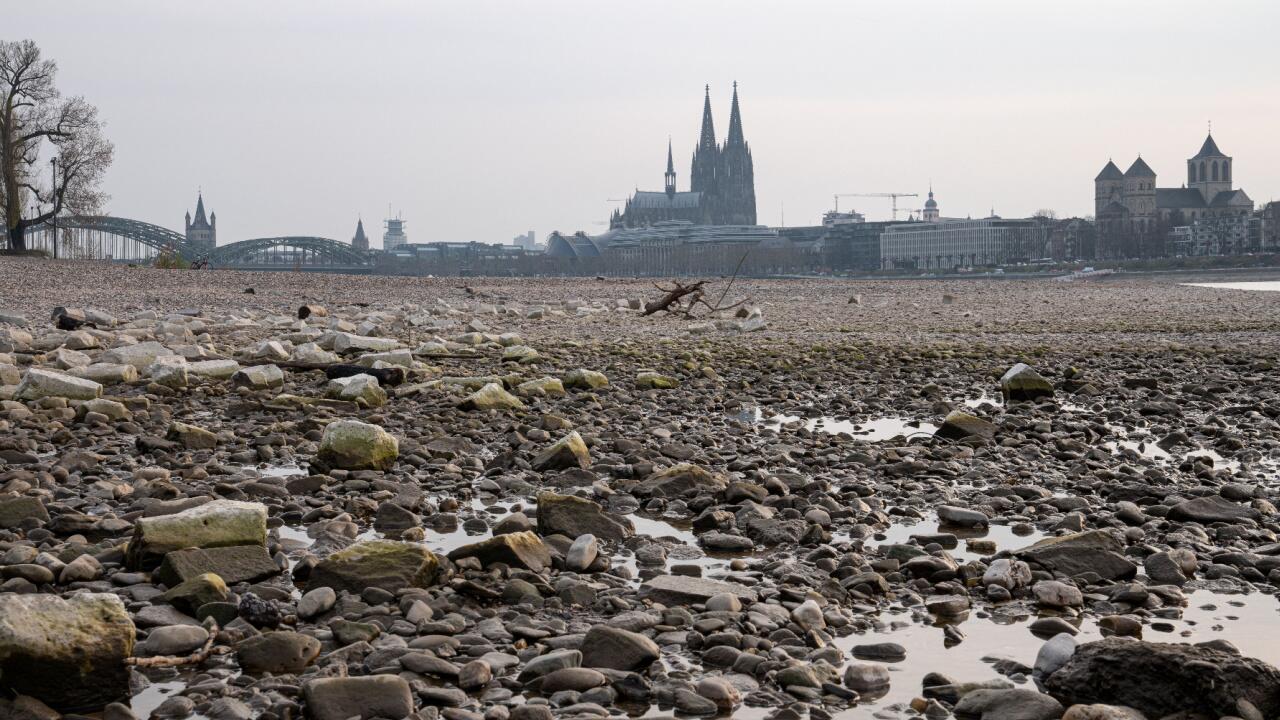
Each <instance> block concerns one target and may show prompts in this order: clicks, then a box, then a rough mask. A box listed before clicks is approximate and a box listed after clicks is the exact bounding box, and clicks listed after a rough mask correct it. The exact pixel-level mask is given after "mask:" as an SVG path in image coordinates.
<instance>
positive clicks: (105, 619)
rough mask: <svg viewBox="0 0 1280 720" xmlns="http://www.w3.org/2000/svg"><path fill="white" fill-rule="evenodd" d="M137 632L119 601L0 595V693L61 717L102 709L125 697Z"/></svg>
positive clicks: (111, 597)
mask: <svg viewBox="0 0 1280 720" xmlns="http://www.w3.org/2000/svg"><path fill="white" fill-rule="evenodd" d="M133 645H134V627H133V622H132V621H131V620H130V619H129V613H128V612H127V611H126V610H125V607H124V603H122V602H121V601H120V598H119V597H118V596H116V595H113V594H110V593H84V594H80V595H74V596H72V597H70V598H68V599H66V600H64V599H62V598H60V597H58V596H56V595H45V594H32V595H19V594H9V593H5V594H0V689H3V690H4V692H5V693H6V694H8V693H10V692H13V693H18V694H21V695H30V696H32V697H34V698H37V699H39V700H40V701H42V702H44V703H46V704H48V705H49V706H51V707H53V708H55V709H57V710H61V711H63V712H88V711H96V710H100V709H101V708H102V707H103V706H104V705H106V704H107V703H110V702H114V701H117V700H121V699H123V698H125V697H127V696H128V694H129V669H128V667H127V666H126V665H125V664H124V660H125V658H127V657H129V656H130V655H132V654H133Z"/></svg>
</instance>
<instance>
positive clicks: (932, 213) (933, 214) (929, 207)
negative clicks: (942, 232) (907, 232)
mask: <svg viewBox="0 0 1280 720" xmlns="http://www.w3.org/2000/svg"><path fill="white" fill-rule="evenodd" d="M920 219H921V220H923V221H925V222H927V223H936V222H940V221H941V220H942V216H941V215H939V214H938V201H937V200H934V199H933V184H932V183H930V184H929V199H928V200H925V201H924V210H923V211H922V212H921V213H920Z"/></svg>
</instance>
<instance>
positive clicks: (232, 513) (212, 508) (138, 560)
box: [127, 500, 267, 569]
mask: <svg viewBox="0 0 1280 720" xmlns="http://www.w3.org/2000/svg"><path fill="white" fill-rule="evenodd" d="M266 542H267V509H266V507H265V506H264V505H262V504H261V503H249V502H240V501H237V500H214V501H213V502H209V503H205V504H203V505H199V506H197V507H193V508H190V509H188V510H183V511H182V512H179V513H175V514H173V515H160V516H157V517H143V518H139V519H138V521H137V524H135V525H134V533H133V539H132V540H130V541H129V550H128V556H127V557H128V561H129V566H130V567H131V568H133V569H138V568H142V569H149V568H154V567H156V566H158V565H159V564H160V562H161V560H162V559H163V557H164V555H165V554H166V553H169V552H172V551H174V550H181V549H183V548H192V547H194V548H217V547H231V546H234V545H258V546H264V545H266Z"/></svg>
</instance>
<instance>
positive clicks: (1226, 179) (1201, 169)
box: [1187, 134, 1232, 205]
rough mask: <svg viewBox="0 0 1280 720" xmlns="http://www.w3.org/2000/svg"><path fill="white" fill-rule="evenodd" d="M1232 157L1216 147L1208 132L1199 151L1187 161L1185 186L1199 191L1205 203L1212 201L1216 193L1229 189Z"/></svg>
mask: <svg viewBox="0 0 1280 720" xmlns="http://www.w3.org/2000/svg"><path fill="white" fill-rule="evenodd" d="M1231 163H1232V159H1231V158H1230V157H1228V156H1227V155H1224V154H1223V152H1222V151H1221V150H1219V149H1218V144H1217V143H1215V142H1214V141H1213V135H1212V134H1210V135H1208V136H1207V137H1205V139H1204V144H1203V145H1201V146H1200V152H1198V153H1196V156H1195V157H1193V158H1191V159H1190V160H1188V161H1187V187H1189V188H1192V189H1194V190H1199V191H1200V196H1201V197H1203V198H1204V202H1205V204H1206V205H1208V204H1210V203H1212V202H1213V199H1214V198H1215V197H1217V196H1218V193H1220V192H1225V191H1227V190H1230V189H1231Z"/></svg>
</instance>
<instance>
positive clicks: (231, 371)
mask: <svg viewBox="0 0 1280 720" xmlns="http://www.w3.org/2000/svg"><path fill="white" fill-rule="evenodd" d="M239 370H240V363H238V362H236V361H235V360H201V361H199V362H193V363H189V364H188V365H187V372H189V373H191V374H192V375H195V376H196V377H203V378H212V379H214V380H226V379H227V378H229V377H231V376H232V375H235V374H236V373H237V372H239Z"/></svg>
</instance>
